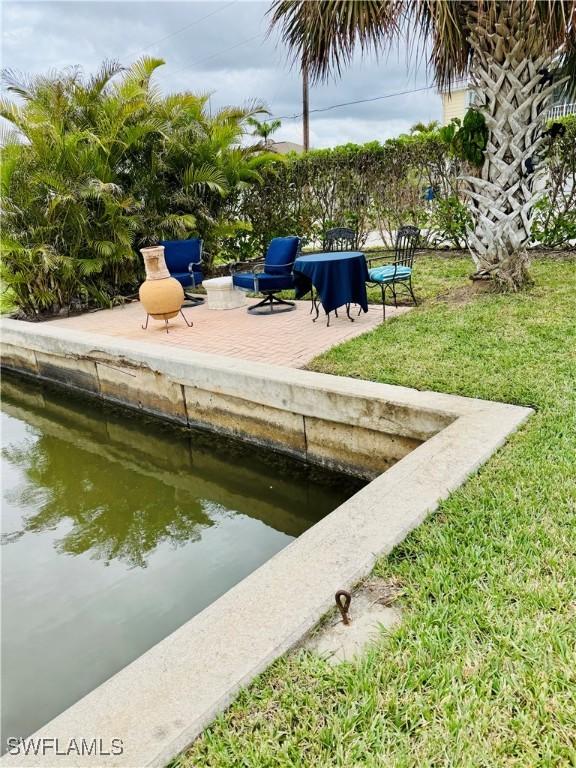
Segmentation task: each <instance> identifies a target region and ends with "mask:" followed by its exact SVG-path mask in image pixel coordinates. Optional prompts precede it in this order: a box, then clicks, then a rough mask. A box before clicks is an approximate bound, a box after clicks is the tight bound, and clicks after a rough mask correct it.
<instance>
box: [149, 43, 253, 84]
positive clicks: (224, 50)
mask: <svg viewBox="0 0 576 768" xmlns="http://www.w3.org/2000/svg"><path fill="white" fill-rule="evenodd" d="M261 36H262V33H261V32H259V33H258V34H257V35H252V37H247V38H246V39H245V40H240V42H239V43H235V44H234V45H230V46H229V47H228V48H222V50H220V51H216V53H213V54H211V55H210V56H205V57H204V58H202V59H196V61H191V62H189V63H188V64H185V65H184V66H183V67H180V69H177V70H175V71H174V72H170V71H169V70H167V69H165V70H163V72H162V74H164V75H177V74H178V73H179V72H183V71H184V70H185V69H190V67H194V66H196V64H203V63H204V62H205V61H211V60H212V59H216V58H218V57H219V56H222V54H224V53H228V51H233V50H234V49H235V48H240V46H242V45H246V43H250V42H251V41H252V40H256V38H258V37H261Z"/></svg>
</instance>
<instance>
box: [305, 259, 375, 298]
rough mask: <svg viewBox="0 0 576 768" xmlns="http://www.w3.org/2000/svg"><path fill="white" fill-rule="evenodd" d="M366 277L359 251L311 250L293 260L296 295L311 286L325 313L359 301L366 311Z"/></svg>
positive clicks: (367, 278) (366, 272) (366, 268)
mask: <svg viewBox="0 0 576 768" xmlns="http://www.w3.org/2000/svg"><path fill="white" fill-rule="evenodd" d="M367 280H369V275H368V267H367V266H366V259H365V258H364V254H363V253H360V252H359V251H342V252H337V253H311V254H310V255H309V256H300V257H299V258H297V259H296V261H295V262H294V283H295V287H296V298H297V299H300V298H302V297H303V296H305V295H306V294H307V293H308V292H309V291H310V289H311V286H314V288H315V289H316V291H317V293H318V296H319V298H320V301H321V303H322V306H323V307H324V311H325V312H332V311H333V310H335V309H338V307H342V306H344V305H345V304H359V305H360V306H361V307H362V309H363V310H364V312H368V297H367V296H366V281H367Z"/></svg>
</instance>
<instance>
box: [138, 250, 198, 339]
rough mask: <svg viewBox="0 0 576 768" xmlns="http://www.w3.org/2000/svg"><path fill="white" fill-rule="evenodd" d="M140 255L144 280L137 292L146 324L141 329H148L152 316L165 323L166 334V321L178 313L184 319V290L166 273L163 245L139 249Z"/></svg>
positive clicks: (187, 323)
mask: <svg viewBox="0 0 576 768" xmlns="http://www.w3.org/2000/svg"><path fill="white" fill-rule="evenodd" d="M140 253H141V254H142V256H143V257H144V266H145V268H146V280H145V282H143V283H142V285H141V286H140V290H139V292H138V294H139V296H140V301H141V302H142V304H143V305H144V309H145V310H146V312H147V315H146V324H145V325H143V326H142V328H144V329H145V328H147V327H148V319H149V318H150V316H152V317H153V318H154V319H155V320H164V322H165V323H166V333H168V320H170V319H171V318H172V317H176V315H177V314H178V313H180V314H181V315H182V317H184V313H183V312H182V302H183V301H184V289H183V288H182V286H181V284H180V283H179V282H178V280H176V279H175V278H174V277H170V272H168V268H167V267H166V261H165V260H164V246H163V245H154V246H151V247H150V248H141V249H140ZM184 321H185V323H186V325H188V326H191V325H192V323H189V322H188V320H186V318H185V317H184Z"/></svg>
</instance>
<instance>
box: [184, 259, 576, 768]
mask: <svg viewBox="0 0 576 768" xmlns="http://www.w3.org/2000/svg"><path fill="white" fill-rule="evenodd" d="M422 266H423V265H422V264H421V267H422ZM469 267H470V265H469V263H467V262H464V261H463V260H460V259H457V260H456V261H450V260H447V259H446V258H437V257H427V259H426V270H427V272H426V274H427V276H428V277H429V279H430V284H432V283H434V284H435V285H438V286H442V285H443V284H444V283H445V280H446V279H447V276H450V279H449V280H447V282H449V283H450V288H451V289H454V288H457V286H458V285H462V286H464V285H465V284H466V280H465V275H466V274H467V273H468V272H469ZM423 273H424V269H421V270H420V275H419V280H418V286H419V290H420V293H421V295H422V294H424V295H427V296H428V297H430V296H432V295H434V290H435V289H434V290H431V289H430V285H427V286H426V288H425V287H424V286H423V285H421V280H422V276H423ZM533 275H534V277H535V280H536V286H535V287H534V288H533V289H532V290H530V291H529V292H527V293H525V294H521V295H506V296H504V295H495V294H480V295H475V296H470V297H469V301H467V302H466V301H462V298H461V297H460V300H459V301H458V303H450V301H445V300H441V301H435V300H429V301H427V302H425V303H424V304H423V305H422V306H421V307H419V308H418V309H416V310H415V311H413V312H411V313H409V314H408V315H406V316H403V317H401V318H398V319H396V320H392V321H391V322H387V323H386V324H385V325H383V326H380V327H379V328H377V329H376V330H375V331H373V332H371V333H368V334H366V335H365V336H363V337H360V338H357V339H354V340H352V341H350V342H348V343H347V344H344V345H343V346H341V347H338V348H335V349H333V350H332V351H330V352H328V353H326V354H324V355H323V356H321V357H320V358H318V359H316V360H315V361H314V363H313V365H312V367H313V368H314V370H317V371H324V372H329V373H334V374H337V375H348V376H356V377H359V378H365V379H373V380H376V381H383V382H390V383H394V384H402V385H407V386H410V387H416V388H418V389H432V390H438V391H442V392H450V393H455V394H459V395H468V396H471V397H481V398H487V399H495V400H503V401H506V402H510V403H517V404H521V405H529V406H532V407H534V408H535V409H536V413H535V414H534V415H533V416H532V418H531V419H530V420H529V422H528V423H527V425H526V426H525V427H524V428H523V429H522V430H521V431H520V432H519V433H517V434H516V435H515V436H513V438H512V439H511V440H510V442H509V443H508V445H507V446H505V447H504V448H503V449H502V450H501V451H500V452H499V453H498V454H497V455H496V456H494V457H493V458H492V459H491V460H490V461H489V462H488V463H487V464H486V465H485V466H484V467H483V468H482V469H481V471H479V472H478V473H477V474H476V475H475V476H474V477H473V478H471V479H470V480H469V481H468V482H467V483H466V484H465V485H464V486H463V487H462V488H461V489H460V490H459V491H458V492H456V493H454V494H453V495H452V496H451V497H450V498H449V499H448V500H447V501H446V502H445V503H443V504H442V506H441V508H440V509H439V510H438V512H437V513H436V514H434V515H432V516H431V517H430V518H429V519H428V520H427V522H426V523H425V524H423V525H422V526H421V527H420V528H419V529H418V530H417V531H415V532H414V533H412V534H411V535H410V536H409V537H408V539H406V541H405V542H404V543H403V544H402V545H400V546H399V547H397V548H396V549H395V550H394V552H393V553H392V555H391V556H389V557H385V558H382V560H381V561H380V562H379V563H378V565H377V567H376V569H375V573H376V574H377V575H378V576H381V577H384V578H386V579H393V580H395V581H397V582H399V583H400V584H401V586H402V593H401V597H400V599H399V601H398V604H399V605H400V606H401V608H402V610H403V614H404V621H403V623H402V625H401V626H400V628H399V629H398V630H396V631H394V632H393V633H392V634H389V635H382V637H381V639H380V641H379V642H378V644H377V645H376V646H375V647H374V649H373V650H371V651H370V652H369V653H367V654H366V656H365V657H363V658H362V659H361V660H360V661H358V662H357V663H355V664H345V665H340V666H339V667H336V668H332V667H330V666H329V665H328V664H326V663H325V662H323V661H321V660H319V659H317V658H314V657H312V656H311V655H309V654H307V653H305V652H303V651H300V652H297V653H293V654H290V655H288V656H287V657H285V658H283V659H281V660H280V661H278V662H277V663H276V664H275V665H273V667H272V668H271V669H270V670H269V671H268V672H267V673H265V674H264V675H262V676H261V677H260V678H259V679H258V680H257V681H256V682H255V683H254V684H253V685H252V686H251V687H250V688H249V689H248V690H247V691H245V692H243V693H242V694H241V695H240V696H239V697H238V699H237V700H236V702H235V703H234V705H233V706H232V707H231V709H230V710H229V711H228V712H227V713H226V714H225V715H223V716H221V717H219V718H218V719H217V720H216V722H215V723H214V724H213V725H212V727H210V728H209V729H208V730H207V731H206V732H205V733H204V734H203V736H202V737H201V738H200V739H199V740H198V741H197V742H196V743H195V744H194V745H193V746H192V748H191V749H190V751H189V752H188V753H187V754H186V755H185V756H182V757H180V758H179V760H178V761H176V763H175V764H176V765H181V766H186V767H187V768H192V766H194V768H203V767H205V766H214V768H227V767H229V768H240V766H246V767H249V768H261V767H262V768H263V767H264V766H302V767H306V768H312V767H314V768H324V767H325V766H342V767H345V768H353V767H355V766H367V767H370V768H376V766H378V767H379V768H380V767H381V766H387V767H388V766H390V768H400V767H401V766H402V767H403V766H412V767H413V768H416V767H417V768H425V767H428V766H429V767H430V768H432V766H434V767H438V768H439V767H440V766H454V767H455V768H461V767H462V768H468V767H470V768H484V767H486V768H500V766H523V767H524V766H526V768H534V767H536V766H574V765H576V359H575V351H576V333H575V324H576V263H575V262H574V261H567V260H563V261H540V262H539V263H537V264H535V265H534V267H533ZM462 290H463V291H465V290H466V289H465V288H463V289H462ZM436 292H437V291H436ZM384 504H385V501H384V500H383V505H384Z"/></svg>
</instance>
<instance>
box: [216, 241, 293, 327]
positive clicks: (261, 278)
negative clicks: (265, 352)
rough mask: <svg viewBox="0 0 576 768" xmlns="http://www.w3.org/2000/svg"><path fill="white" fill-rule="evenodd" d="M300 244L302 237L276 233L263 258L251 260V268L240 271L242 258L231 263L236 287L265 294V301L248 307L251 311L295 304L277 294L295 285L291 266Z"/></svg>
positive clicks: (284, 308)
mask: <svg viewBox="0 0 576 768" xmlns="http://www.w3.org/2000/svg"><path fill="white" fill-rule="evenodd" d="M299 244H300V238H299V237H294V236H290V237H275V238H274V239H273V240H271V241H270V245H269V246H268V250H267V251H266V258H265V259H264V261H261V262H257V263H251V264H250V266H251V267H252V270H253V271H252V272H241V271H240V270H241V268H242V263H241V262H237V263H236V264H233V265H232V269H231V272H232V282H233V283H234V285H235V286H236V287H237V288H243V289H244V290H246V291H251V292H254V293H261V294H263V295H264V299H263V300H262V301H260V302H258V304H253V305H252V306H251V307H248V312H253V313H255V314H271V313H272V312H274V311H275V310H276V311H278V312H289V311H290V310H292V309H295V308H296V305H295V304H294V302H293V301H285V300H284V299H281V298H279V297H278V296H277V295H276V294H277V293H279V292H280V291H285V290H287V289H289V288H294V277H293V275H292V268H293V267H294V260H295V258H296V256H297V254H298V246H299ZM280 307H281V309H279V308H280Z"/></svg>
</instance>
